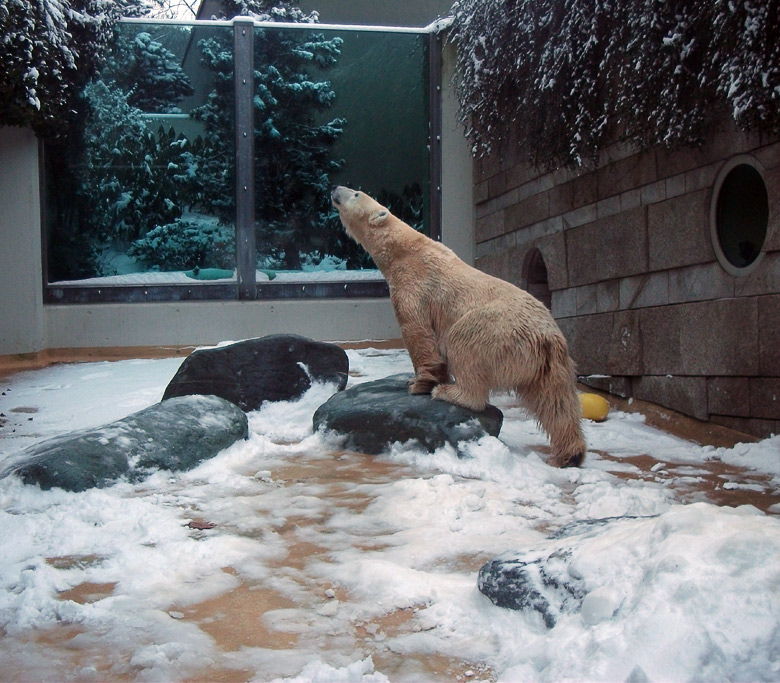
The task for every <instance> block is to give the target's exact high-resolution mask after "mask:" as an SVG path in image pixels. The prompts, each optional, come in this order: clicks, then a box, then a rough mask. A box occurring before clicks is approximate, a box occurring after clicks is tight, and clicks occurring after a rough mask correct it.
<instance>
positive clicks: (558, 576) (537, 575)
mask: <svg viewBox="0 0 780 683" xmlns="http://www.w3.org/2000/svg"><path fill="white" fill-rule="evenodd" d="M570 555H571V553H570V552H569V551H567V550H560V551H556V552H554V553H553V554H552V555H550V556H549V557H535V558H525V557H523V556H522V555H508V556H503V557H498V558H496V559H493V560H490V562H488V563H487V564H485V565H483V566H482V568H481V569H480V570H479V576H478V578H477V587H478V588H479V591H480V593H482V594H483V595H485V596H487V597H488V598H489V599H490V601H491V602H492V603H493V604H494V605H497V606H498V607H506V608H508V609H513V610H525V611H534V612H538V613H539V614H540V615H541V617H542V620H543V621H544V623H545V626H547V628H552V627H553V626H555V622H556V621H557V620H558V617H559V616H560V615H561V614H563V613H567V612H575V611H577V610H578V609H579V607H580V605H581V604H582V599H583V598H584V597H585V591H584V590H583V588H582V585H581V584H580V582H579V581H577V580H575V579H573V578H572V577H571V576H570V575H569V574H568V565H569V558H570Z"/></svg>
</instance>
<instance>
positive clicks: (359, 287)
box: [39, 17, 447, 304]
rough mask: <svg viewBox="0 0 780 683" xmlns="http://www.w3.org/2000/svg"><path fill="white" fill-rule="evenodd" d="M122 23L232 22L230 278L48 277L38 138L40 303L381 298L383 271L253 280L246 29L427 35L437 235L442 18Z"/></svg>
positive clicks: (436, 230) (436, 232) (250, 36)
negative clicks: (112, 281)
mask: <svg viewBox="0 0 780 683" xmlns="http://www.w3.org/2000/svg"><path fill="white" fill-rule="evenodd" d="M121 23H126V24H154V25H159V24H165V25H180V26H205V27H232V28H233V45H234V55H236V59H235V69H234V79H235V81H234V82H235V90H236V130H235V149H236V281H235V282H228V283H209V282H197V281H194V282H193V283H187V284H180V283H171V284H158V285H155V284H140V285H85V284H80V283H79V281H74V282H73V283H72V284H71V283H57V284H51V283H49V282H48V265H47V258H48V245H47V235H46V215H45V212H46V199H45V180H44V175H45V173H44V164H45V159H44V145H43V141H40V143H39V178H40V181H39V182H40V195H41V198H40V199H41V247H42V248H41V258H42V279H43V303H44V304H93V303H154V302H156V303H171V302H197V301H253V300H254V301H279V300H294V299H342V298H348V299H359V298H386V297H388V296H389V287H388V285H387V282H386V281H385V280H384V279H378V280H365V281H360V280H358V281H355V280H345V281H333V282H301V283H294V282H283V283H274V282H257V281H256V278H255V273H256V271H255V263H254V251H255V233H254V222H255V221H254V218H255V216H254V201H253V200H254V196H253V195H254V135H252V134H251V133H252V131H253V125H254V120H253V116H254V108H253V93H254V79H253V76H254V64H253V62H254V50H253V41H254V29H255V28H272V29H294V30H308V31H311V30H329V29H330V30H348V31H360V32H382V33H411V34H416V35H421V36H425V35H427V36H428V39H427V44H426V49H427V51H428V58H427V65H426V67H427V71H428V74H427V76H428V118H429V121H428V123H429V150H430V152H429V215H430V232H431V237H432V238H433V239H436V240H441V198H442V188H441V169H442V147H441V133H442V122H441V86H442V65H441V50H442V36H441V33H442V31H443V30H444V29H445V28H446V25H447V24H446V22H434V23H432V24H430V25H429V26H426V27H424V28H411V27H397V26H364V25H342V24H290V23H286V22H261V21H257V20H254V19H252V18H250V17H236V18H235V19H233V20H230V21H214V20H210V21H204V20H196V21H182V20H164V19H156V20H150V19H143V18H126V19H122V20H121Z"/></svg>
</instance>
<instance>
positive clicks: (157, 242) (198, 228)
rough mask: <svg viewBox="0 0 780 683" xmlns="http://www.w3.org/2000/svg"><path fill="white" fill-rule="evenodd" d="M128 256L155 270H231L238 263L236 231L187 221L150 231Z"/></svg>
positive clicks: (134, 243)
mask: <svg viewBox="0 0 780 683" xmlns="http://www.w3.org/2000/svg"><path fill="white" fill-rule="evenodd" d="M127 253H128V254H129V255H130V256H133V257H135V258H136V259H138V260H140V261H143V262H144V263H145V264H146V265H147V266H149V267H150V269H152V270H162V271H170V270H189V269H192V268H195V267H198V268H225V269H230V268H234V267H235V264H236V231H235V228H234V227H233V226H232V225H231V226H228V225H221V224H218V223H216V222H215V221H213V220H211V221H197V220H187V219H184V220H180V221H176V222H175V223H169V224H167V225H160V226H158V227H156V228H154V229H153V230H150V231H149V232H148V233H146V236H145V237H142V238H141V239H138V240H136V241H135V242H133V244H131V245H130V248H129V249H128V251H127Z"/></svg>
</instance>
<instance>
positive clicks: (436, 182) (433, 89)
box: [428, 32, 442, 241]
mask: <svg viewBox="0 0 780 683" xmlns="http://www.w3.org/2000/svg"><path fill="white" fill-rule="evenodd" d="M441 51H442V37H441V34H440V33H433V32H432V33H429V34H428V111H429V116H430V124H429V140H430V143H429V144H430V150H431V152H430V160H429V172H430V202H429V206H430V217H431V237H432V238H433V239H435V240H438V241H441V237H442V231H441V228H442V226H441V195H442V193H441V168H442V147H441V133H442V128H441V125H442V123H441V78H442V66H441Z"/></svg>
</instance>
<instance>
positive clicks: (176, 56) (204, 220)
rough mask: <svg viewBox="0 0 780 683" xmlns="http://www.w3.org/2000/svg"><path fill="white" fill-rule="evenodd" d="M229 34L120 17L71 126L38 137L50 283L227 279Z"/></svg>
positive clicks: (230, 270) (230, 269)
mask: <svg viewBox="0 0 780 683" xmlns="http://www.w3.org/2000/svg"><path fill="white" fill-rule="evenodd" d="M232 35H233V33H232V28H230V27H213V26H211V27H201V26H198V27H191V26H181V25H175V24H137V23H121V24H119V25H118V27H117V32H116V40H115V42H114V44H113V46H112V49H111V51H110V53H109V54H108V56H107V58H106V60H105V62H104V64H103V66H102V68H101V70H100V72H99V74H98V75H97V76H96V77H95V78H94V79H93V80H92V81H91V82H90V83H89V84H87V86H86V87H85V89H84V92H83V96H82V98H81V100H80V110H79V111H78V112H76V115H75V116H74V121H73V123H72V125H71V126H70V127H69V128H68V132H67V135H63V136H60V137H57V138H52V139H49V140H46V142H45V154H44V158H45V162H46V193H45V196H46V230H47V276H48V281H49V282H50V283H58V282H63V281H68V282H77V283H78V284H83V285H101V286H104V285H126V284H144V285H149V284H175V283H183V284H193V283H196V282H197V281H198V280H209V281H220V280H229V281H232V280H234V278H235V272H234V270H235V263H236V258H235V225H234V223H235V220H234V211H235V208H234V201H233V198H232V197H233V193H234V188H233V184H232V183H233V177H234V171H233V169H234V165H235V163H234V153H233V139H234V133H233V114H232V82H231V83H225V82H223V80H224V79H223V78H222V77H223V74H224V72H226V71H232V61H233V55H232ZM215 91H217V92H227V97H226V98H225V99H224V101H222V102H220V105H221V109H220V111H219V112H214V111H213V108H209V98H211V97H213V93H214V92H215Z"/></svg>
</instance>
